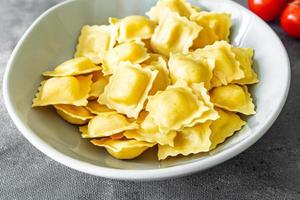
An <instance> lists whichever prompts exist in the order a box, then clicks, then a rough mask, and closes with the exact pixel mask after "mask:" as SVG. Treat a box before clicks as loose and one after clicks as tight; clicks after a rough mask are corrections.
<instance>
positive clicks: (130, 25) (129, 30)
mask: <svg viewBox="0 0 300 200" xmlns="http://www.w3.org/2000/svg"><path fill="white" fill-rule="evenodd" d="M110 23H111V24H112V25H115V26H117V27H118V31H119V34H118V37H117V41H118V42H119V43H123V42H130V41H135V40H142V39H149V38H151V36H152V34H153V32H154V24H153V22H151V21H150V20H149V19H148V18H146V17H144V16H138V15H132V16H128V17H125V18H123V19H116V18H110Z"/></svg>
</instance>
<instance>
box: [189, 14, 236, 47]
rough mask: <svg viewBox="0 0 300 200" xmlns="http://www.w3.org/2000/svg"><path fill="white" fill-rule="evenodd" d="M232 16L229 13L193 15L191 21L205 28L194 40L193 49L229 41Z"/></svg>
mask: <svg viewBox="0 0 300 200" xmlns="http://www.w3.org/2000/svg"><path fill="white" fill-rule="evenodd" d="M230 18H231V16H230V14H228V13H217V12H206V11H202V12H198V13H193V14H192V15H191V20H193V21H195V22H196V23H197V24H198V25H199V26H201V27H203V29H202V31H201V32H200V33H199V35H198V37H197V38H196V39H195V40H194V43H193V47H192V48H193V49H197V48H203V47H205V46H206V45H211V44H213V43H214V42H216V41H221V40H225V41H229V35H230V27H231V19H230Z"/></svg>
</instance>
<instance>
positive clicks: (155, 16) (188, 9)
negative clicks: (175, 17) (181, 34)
mask: <svg viewBox="0 0 300 200" xmlns="http://www.w3.org/2000/svg"><path fill="white" fill-rule="evenodd" d="M199 11H200V8H198V7H195V6H192V5H191V4H190V3H188V2H187V1H186V0H159V1H158V2H157V4H156V5H155V6H154V7H152V8H151V9H150V11H149V12H147V13H146V15H147V16H149V17H150V19H151V20H153V21H155V22H157V23H158V22H159V21H160V20H162V19H163V18H164V17H165V16H166V15H167V14H168V13H169V12H176V13H178V14H179V15H180V16H183V17H187V18H189V17H190V16H191V14H193V13H197V12H199Z"/></svg>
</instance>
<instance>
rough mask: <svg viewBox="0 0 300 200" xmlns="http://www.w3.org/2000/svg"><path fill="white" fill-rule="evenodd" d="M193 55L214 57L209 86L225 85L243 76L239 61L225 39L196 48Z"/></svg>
mask: <svg viewBox="0 0 300 200" xmlns="http://www.w3.org/2000/svg"><path fill="white" fill-rule="evenodd" d="M193 55H194V56H195V57H206V58H212V59H215V68H214V71H213V74H214V75H213V77H212V80H211V87H218V86H221V85H227V84H229V83H231V82H232V81H234V80H239V79H241V78H244V77H245V74H244V72H243V70H242V68H241V66H240V63H239V61H238V60H237V59H236V56H235V54H234V52H233V51H232V46H231V45H230V44H229V43H228V42H226V41H217V42H215V43H214V44H212V45H208V46H206V47H204V48H202V49H197V50H195V51H194V52H193Z"/></svg>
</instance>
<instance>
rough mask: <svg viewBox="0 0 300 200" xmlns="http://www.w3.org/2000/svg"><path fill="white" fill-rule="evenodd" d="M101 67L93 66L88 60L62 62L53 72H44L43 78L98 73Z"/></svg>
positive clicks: (81, 58)
mask: <svg viewBox="0 0 300 200" xmlns="http://www.w3.org/2000/svg"><path fill="white" fill-rule="evenodd" d="M100 70H101V67H99V66H97V65H95V64H94V63H93V62H92V61H91V60H90V59H88V58H85V57H78V58H74V59H71V60H68V61H65V62H63V63H62V64H60V65H58V66H57V67H56V68H55V69H54V71H47V72H44V73H43V75H44V76H54V77H55V76H74V75H81V74H88V73H91V72H97V71H100Z"/></svg>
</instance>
